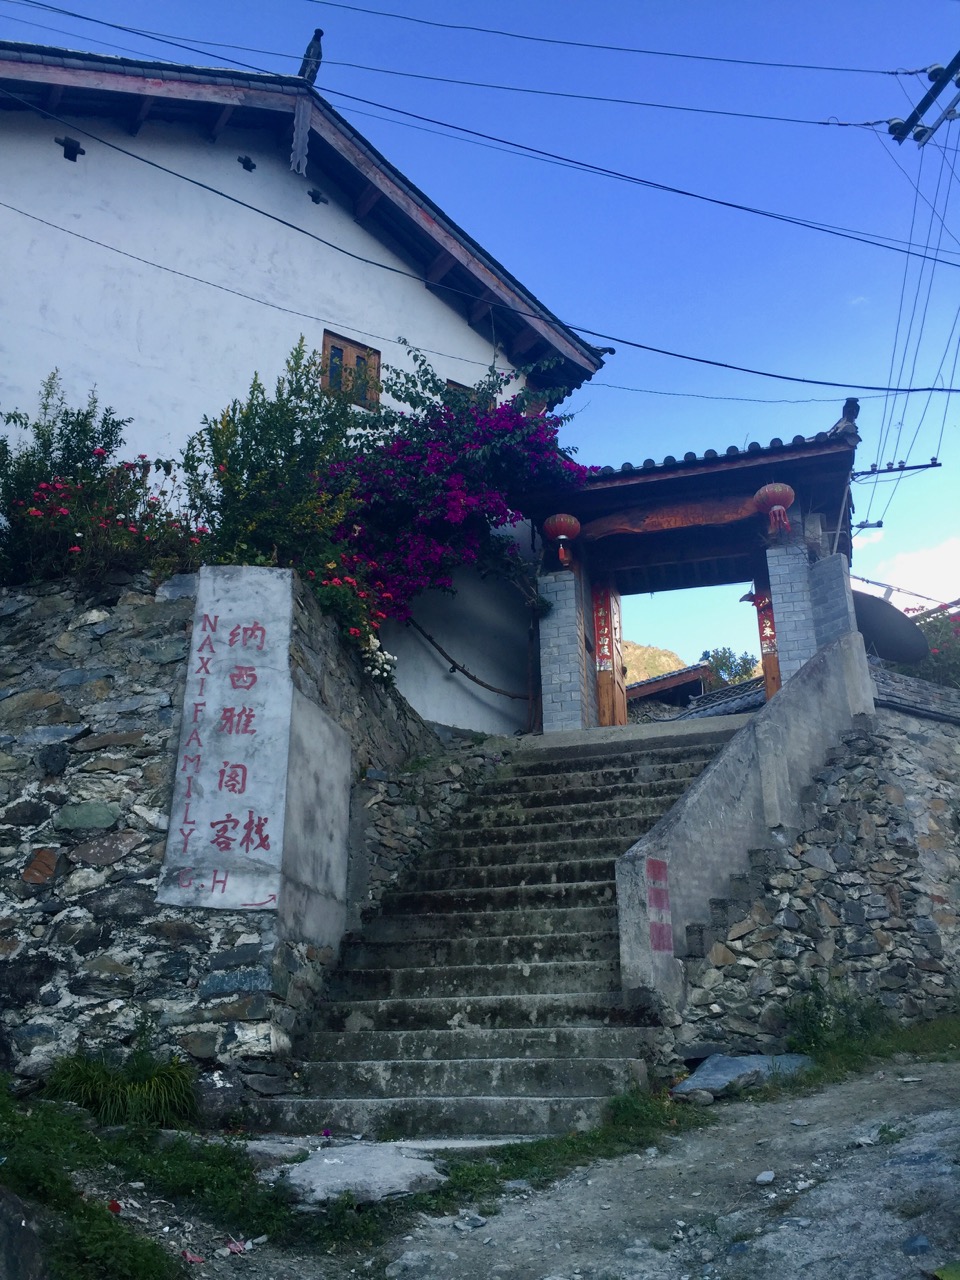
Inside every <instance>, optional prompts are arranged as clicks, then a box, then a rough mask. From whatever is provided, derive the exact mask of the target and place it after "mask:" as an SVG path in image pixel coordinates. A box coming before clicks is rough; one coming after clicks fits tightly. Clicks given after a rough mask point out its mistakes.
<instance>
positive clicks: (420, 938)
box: [363, 896, 618, 944]
mask: <svg viewBox="0 0 960 1280" xmlns="http://www.w3.org/2000/svg"><path fill="white" fill-rule="evenodd" d="M617 927H618V924H617V908H616V904H615V902H614V900H613V897H612V896H611V897H610V898H609V899H608V900H607V901H605V902H604V903H603V904H599V903H598V904H591V905H588V906H569V907H567V906H556V907H547V908H536V907H534V908H530V907H515V908H513V909H507V910H500V911H496V910H492V911H482V912H459V911H454V910H452V909H451V910H449V911H444V912H443V913H442V914H437V913H433V914H431V913H429V912H422V913H419V914H418V915H416V916H405V915H377V916H374V917H372V918H371V919H370V920H368V921H366V922H365V924H364V927H363V938H364V941H365V942H368V943H371V944H377V943H392V942H400V943H403V942H407V941H410V942H425V941H428V940H434V939H436V940H440V941H444V942H450V941H460V940H462V939H464V940H465V939H469V938H473V939H479V938H481V937H483V936H485V935H489V936H490V937H491V938H493V937H497V938H500V937H509V936H511V935H520V934H528V935H531V936H535V937H538V938H548V937H551V936H552V935H555V934H556V935H561V936H567V935H569V934H574V933H587V934H589V933H593V932H597V931H601V930H607V929H609V930H613V931H616V930H617Z"/></svg>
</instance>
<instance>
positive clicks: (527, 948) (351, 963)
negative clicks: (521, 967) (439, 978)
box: [340, 929, 620, 970]
mask: <svg viewBox="0 0 960 1280" xmlns="http://www.w3.org/2000/svg"><path fill="white" fill-rule="evenodd" d="M619 954H620V937H619V934H618V933H617V931H616V930H615V929H605V930H603V931H601V932H592V933H553V934H546V935H540V934H536V933H531V934H526V935H517V934H507V935H505V936H500V937H498V936H490V937H476V936H461V937H456V936H454V937H451V938H433V939H430V940H426V941H413V940H411V939H410V938H409V937H407V938H403V939H397V940H395V941H390V942H372V941H370V940H368V939H367V940H363V939H349V940H348V941H347V942H346V943H345V944H344V946H343V950H342V958H341V961H340V966H341V968H343V969H353V970H356V969H408V968H425V967H428V966H430V965H457V966H459V965H471V964H474V965H485V964H517V963H520V964H522V963H531V962H536V961H544V960H568V961H569V960H616V959H617V957H618V956H619Z"/></svg>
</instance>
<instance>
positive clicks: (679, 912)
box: [617, 632, 874, 1007]
mask: <svg viewBox="0 0 960 1280" xmlns="http://www.w3.org/2000/svg"><path fill="white" fill-rule="evenodd" d="M873 708H874V703H873V685H872V683H871V681H870V676H869V668H868V666H867V661H866V655H865V653H864V648H863V640H862V639H861V637H860V634H859V632H854V633H852V634H848V635H846V636H843V637H842V638H841V639H839V640H837V641H835V642H834V643H833V644H832V645H830V646H829V647H828V648H826V649H823V650H821V651H820V652H819V653H817V654H816V655H815V657H814V658H813V659H811V661H810V662H808V663H807V664H806V665H805V666H804V667H803V669H802V670H801V671H800V672H798V673H797V675H796V676H795V677H794V679H792V680H791V681H789V683H786V684H784V686H783V688H782V689H781V690H780V692H779V693H778V694H777V696H776V697H775V698H773V699H772V700H771V701H770V702H768V703H767V705H766V706H765V707H764V709H763V710H762V711H761V712H759V713H758V714H757V715H756V716H755V717H754V718H753V720H752V721H751V722H750V724H749V725H747V726H746V727H745V728H743V729H741V730H740V731H739V732H738V733H737V734H736V736H735V737H734V738H732V739H731V741H730V742H729V743H728V744H727V745H726V747H725V748H724V749H723V751H722V752H721V753H720V755H719V756H718V757H717V758H716V759H715V760H714V761H713V762H712V763H711V764H710V765H709V766H708V767H707V768H706V769H705V770H704V772H703V773H702V774H701V775H700V777H699V778H698V779H697V781H696V782H695V783H694V784H693V786H692V787H691V788H690V790H689V791H688V792H687V793H686V794H685V795H684V796H683V797H682V799H681V800H680V801H679V802H678V804H676V805H675V806H674V808H673V809H672V810H671V811H670V813H669V814H667V816H666V817H665V818H663V819H662V820H661V821H660V822H659V823H658V824H657V825H656V826H655V827H654V828H653V830H652V831H650V832H648V834H647V835H646V836H644V838H643V839H642V840H640V841H638V843H637V844H635V845H634V846H633V847H632V848H630V849H628V850H627V852H626V853H625V854H624V855H623V856H622V857H621V858H620V859H619V860H618V862H617V901H618V906H619V912H620V951H621V969H622V975H623V983H624V987H625V989H626V990H628V991H629V990H633V989H638V988H646V989H653V990H654V991H656V992H657V993H659V994H660V995H661V996H662V997H663V998H664V1000H666V1001H667V1002H668V1003H669V1004H671V1005H673V1006H674V1007H676V1006H677V1005H678V1004H680V1003H681V1002H682V998H683V990H684V975H683V966H682V963H681V961H680V960H679V959H677V958H676V957H677V956H678V955H680V956H682V955H683V954H684V952H685V948H686V926H687V924H692V923H696V922H702V921H707V920H709V918H710V899H711V898H712V897H721V896H724V895H725V893H726V889H727V883H728V877H729V876H730V875H731V874H734V873H742V872H744V871H745V870H746V869H747V867H748V865H749V858H748V854H749V850H750V849H752V848H756V847H766V846H768V845H769V844H770V842H771V838H773V839H774V841H775V842H776V841H777V840H778V839H779V841H780V842H782V841H783V839H784V838H786V837H785V834H784V833H786V832H789V831H790V830H791V829H793V828H796V827H797V826H799V825H800V822H801V815H802V808H801V802H800V796H801V792H802V790H803V788H804V787H805V786H806V785H807V784H808V783H809V781H810V780H811V778H812V777H813V775H814V773H815V772H816V770H817V769H819V768H820V766H821V765H822V763H823V761H824V759H825V758H826V755H827V752H828V751H829V749H830V748H831V747H833V746H834V745H835V744H836V743H837V741H838V739H839V736H840V734H841V733H842V732H843V731H844V730H846V729H849V728H850V727H851V725H852V724H853V723H854V720H855V718H856V717H857V716H861V715H869V714H871V713H872V712H873ZM771 831H772V832H773V837H771Z"/></svg>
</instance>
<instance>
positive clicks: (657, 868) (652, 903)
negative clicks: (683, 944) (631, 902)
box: [647, 858, 673, 954]
mask: <svg viewBox="0 0 960 1280" xmlns="http://www.w3.org/2000/svg"><path fill="white" fill-rule="evenodd" d="M647 918H648V920H649V922H650V947H651V949H652V950H653V951H661V952H667V953H670V954H672V953H673V922H672V920H671V918H670V889H669V883H668V876H667V864H666V863H665V862H664V860H663V859H662V858H648V859H647Z"/></svg>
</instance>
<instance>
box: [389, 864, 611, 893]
mask: <svg viewBox="0 0 960 1280" xmlns="http://www.w3.org/2000/svg"><path fill="white" fill-rule="evenodd" d="M615 875H616V859H615V858H578V859H575V860H572V861H569V862H500V863H494V864H493V865H489V864H488V865H486V866H454V867H430V868H420V867H418V868H417V869H416V870H415V871H413V872H412V873H411V875H410V876H409V878H408V879H407V880H406V881H405V882H404V883H405V884H406V886H407V887H408V889H409V890H410V891H411V892H412V891H415V890H419V891H431V890H434V889H457V888H463V889H484V888H501V887H509V886H510V885H534V884H570V883H577V882H583V881H595V880H613V879H614V877H615Z"/></svg>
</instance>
